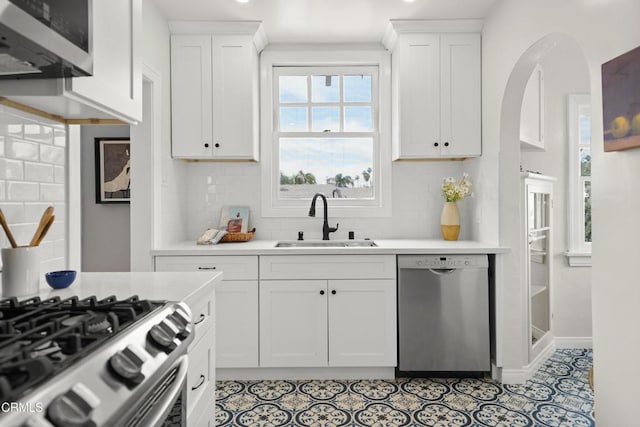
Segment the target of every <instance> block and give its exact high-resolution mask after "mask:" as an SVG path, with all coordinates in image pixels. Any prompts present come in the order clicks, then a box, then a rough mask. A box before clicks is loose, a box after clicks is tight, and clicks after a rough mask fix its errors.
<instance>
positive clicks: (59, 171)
mask: <svg viewBox="0 0 640 427" xmlns="http://www.w3.org/2000/svg"><path fill="white" fill-rule="evenodd" d="M66 176H67V174H66V171H65V169H64V167H63V166H54V167H53V180H54V182H57V183H58V184H63V183H64V182H65V181H66Z"/></svg>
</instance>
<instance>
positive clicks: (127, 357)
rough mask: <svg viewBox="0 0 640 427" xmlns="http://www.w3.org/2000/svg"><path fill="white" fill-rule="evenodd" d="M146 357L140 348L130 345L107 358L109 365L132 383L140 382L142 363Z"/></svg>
mask: <svg viewBox="0 0 640 427" xmlns="http://www.w3.org/2000/svg"><path fill="white" fill-rule="evenodd" d="M145 360H147V357H146V356H145V354H144V352H143V350H142V349H140V348H138V347H136V346H134V345H130V346H127V347H126V348H125V349H124V350H122V351H119V352H117V353H115V354H114V355H113V356H111V358H110V359H109V366H110V367H111V369H112V370H113V372H115V373H116V374H118V376H120V378H122V379H124V380H126V381H127V382H130V383H132V384H140V383H141V382H142V381H143V380H144V378H145V376H144V375H142V365H144V362H145Z"/></svg>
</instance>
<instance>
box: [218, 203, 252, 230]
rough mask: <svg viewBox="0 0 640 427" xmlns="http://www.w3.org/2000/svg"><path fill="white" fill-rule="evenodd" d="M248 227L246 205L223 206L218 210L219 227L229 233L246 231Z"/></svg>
mask: <svg viewBox="0 0 640 427" xmlns="http://www.w3.org/2000/svg"><path fill="white" fill-rule="evenodd" d="M248 228H249V207H248V206H223V207H222V211H221V212H220V229H222V230H227V232H229V233H246V232H247V230H248Z"/></svg>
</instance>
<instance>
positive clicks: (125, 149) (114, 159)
mask: <svg viewBox="0 0 640 427" xmlns="http://www.w3.org/2000/svg"><path fill="white" fill-rule="evenodd" d="M129 153H130V141H129V139H128V138H96V139H95V157H96V171H95V172H96V203H129V202H130V201H131V179H130V172H131V156H130V154H129Z"/></svg>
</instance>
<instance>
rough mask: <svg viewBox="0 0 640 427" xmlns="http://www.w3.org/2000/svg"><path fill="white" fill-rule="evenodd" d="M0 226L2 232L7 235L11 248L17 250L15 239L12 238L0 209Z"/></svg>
mask: <svg viewBox="0 0 640 427" xmlns="http://www.w3.org/2000/svg"><path fill="white" fill-rule="evenodd" d="M0 224H2V228H3V229H4V232H5V234H6V235H7V239H9V243H11V247H12V248H17V247H18V244H17V243H16V239H14V238H13V234H12V233H11V230H10V229H9V225H8V224H7V219H6V218H5V217H4V213H3V212H2V209H0Z"/></svg>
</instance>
